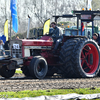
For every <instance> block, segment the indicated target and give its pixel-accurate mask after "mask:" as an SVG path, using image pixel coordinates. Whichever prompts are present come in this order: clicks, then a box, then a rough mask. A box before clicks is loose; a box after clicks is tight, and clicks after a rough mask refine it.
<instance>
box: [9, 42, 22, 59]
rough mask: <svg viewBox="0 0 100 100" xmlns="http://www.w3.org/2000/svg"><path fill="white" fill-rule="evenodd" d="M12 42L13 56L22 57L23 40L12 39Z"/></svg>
mask: <svg viewBox="0 0 100 100" xmlns="http://www.w3.org/2000/svg"><path fill="white" fill-rule="evenodd" d="M10 43H11V56H12V57H13V58H22V41H20V40H15V41H14V40H12V41H11V42H10Z"/></svg>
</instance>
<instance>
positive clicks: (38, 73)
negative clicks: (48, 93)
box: [29, 56, 48, 79]
mask: <svg viewBox="0 0 100 100" xmlns="http://www.w3.org/2000/svg"><path fill="white" fill-rule="evenodd" d="M47 71H48V66H47V62H46V60H45V59H44V58H43V57H42V56H35V57H33V59H32V60H31V62H30V66H29V72H30V74H31V76H32V77H33V78H38V79H43V78H44V77H45V76H46V74H47Z"/></svg>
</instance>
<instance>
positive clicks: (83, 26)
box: [53, 10, 100, 38]
mask: <svg viewBox="0 0 100 100" xmlns="http://www.w3.org/2000/svg"><path fill="white" fill-rule="evenodd" d="M72 13H73V14H72V15H71V14H69V15H68V14H67V15H61V16H59V15H58V16H53V17H55V22H56V23H57V19H58V18H59V17H62V18H77V26H72V27H71V28H66V29H65V30H64V33H65V36H76V35H79V36H86V37H89V38H92V35H93V33H94V32H96V33H98V27H96V26H94V20H95V17H96V16H100V11H91V10H80V11H78V10H73V11H72Z"/></svg>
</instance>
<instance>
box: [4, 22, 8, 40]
mask: <svg viewBox="0 0 100 100" xmlns="http://www.w3.org/2000/svg"><path fill="white" fill-rule="evenodd" d="M4 35H5V36H6V41H8V20H6V22H5V24H4Z"/></svg>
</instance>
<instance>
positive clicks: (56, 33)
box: [49, 27, 63, 41]
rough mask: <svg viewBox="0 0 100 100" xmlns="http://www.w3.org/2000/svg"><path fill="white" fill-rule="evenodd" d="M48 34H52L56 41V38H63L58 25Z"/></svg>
mask: <svg viewBox="0 0 100 100" xmlns="http://www.w3.org/2000/svg"><path fill="white" fill-rule="evenodd" d="M49 36H52V38H53V40H54V41H57V40H58V39H62V38H63V34H62V32H61V30H60V29H59V28H58V27H55V28H54V29H53V31H52V32H51V33H49Z"/></svg>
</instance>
